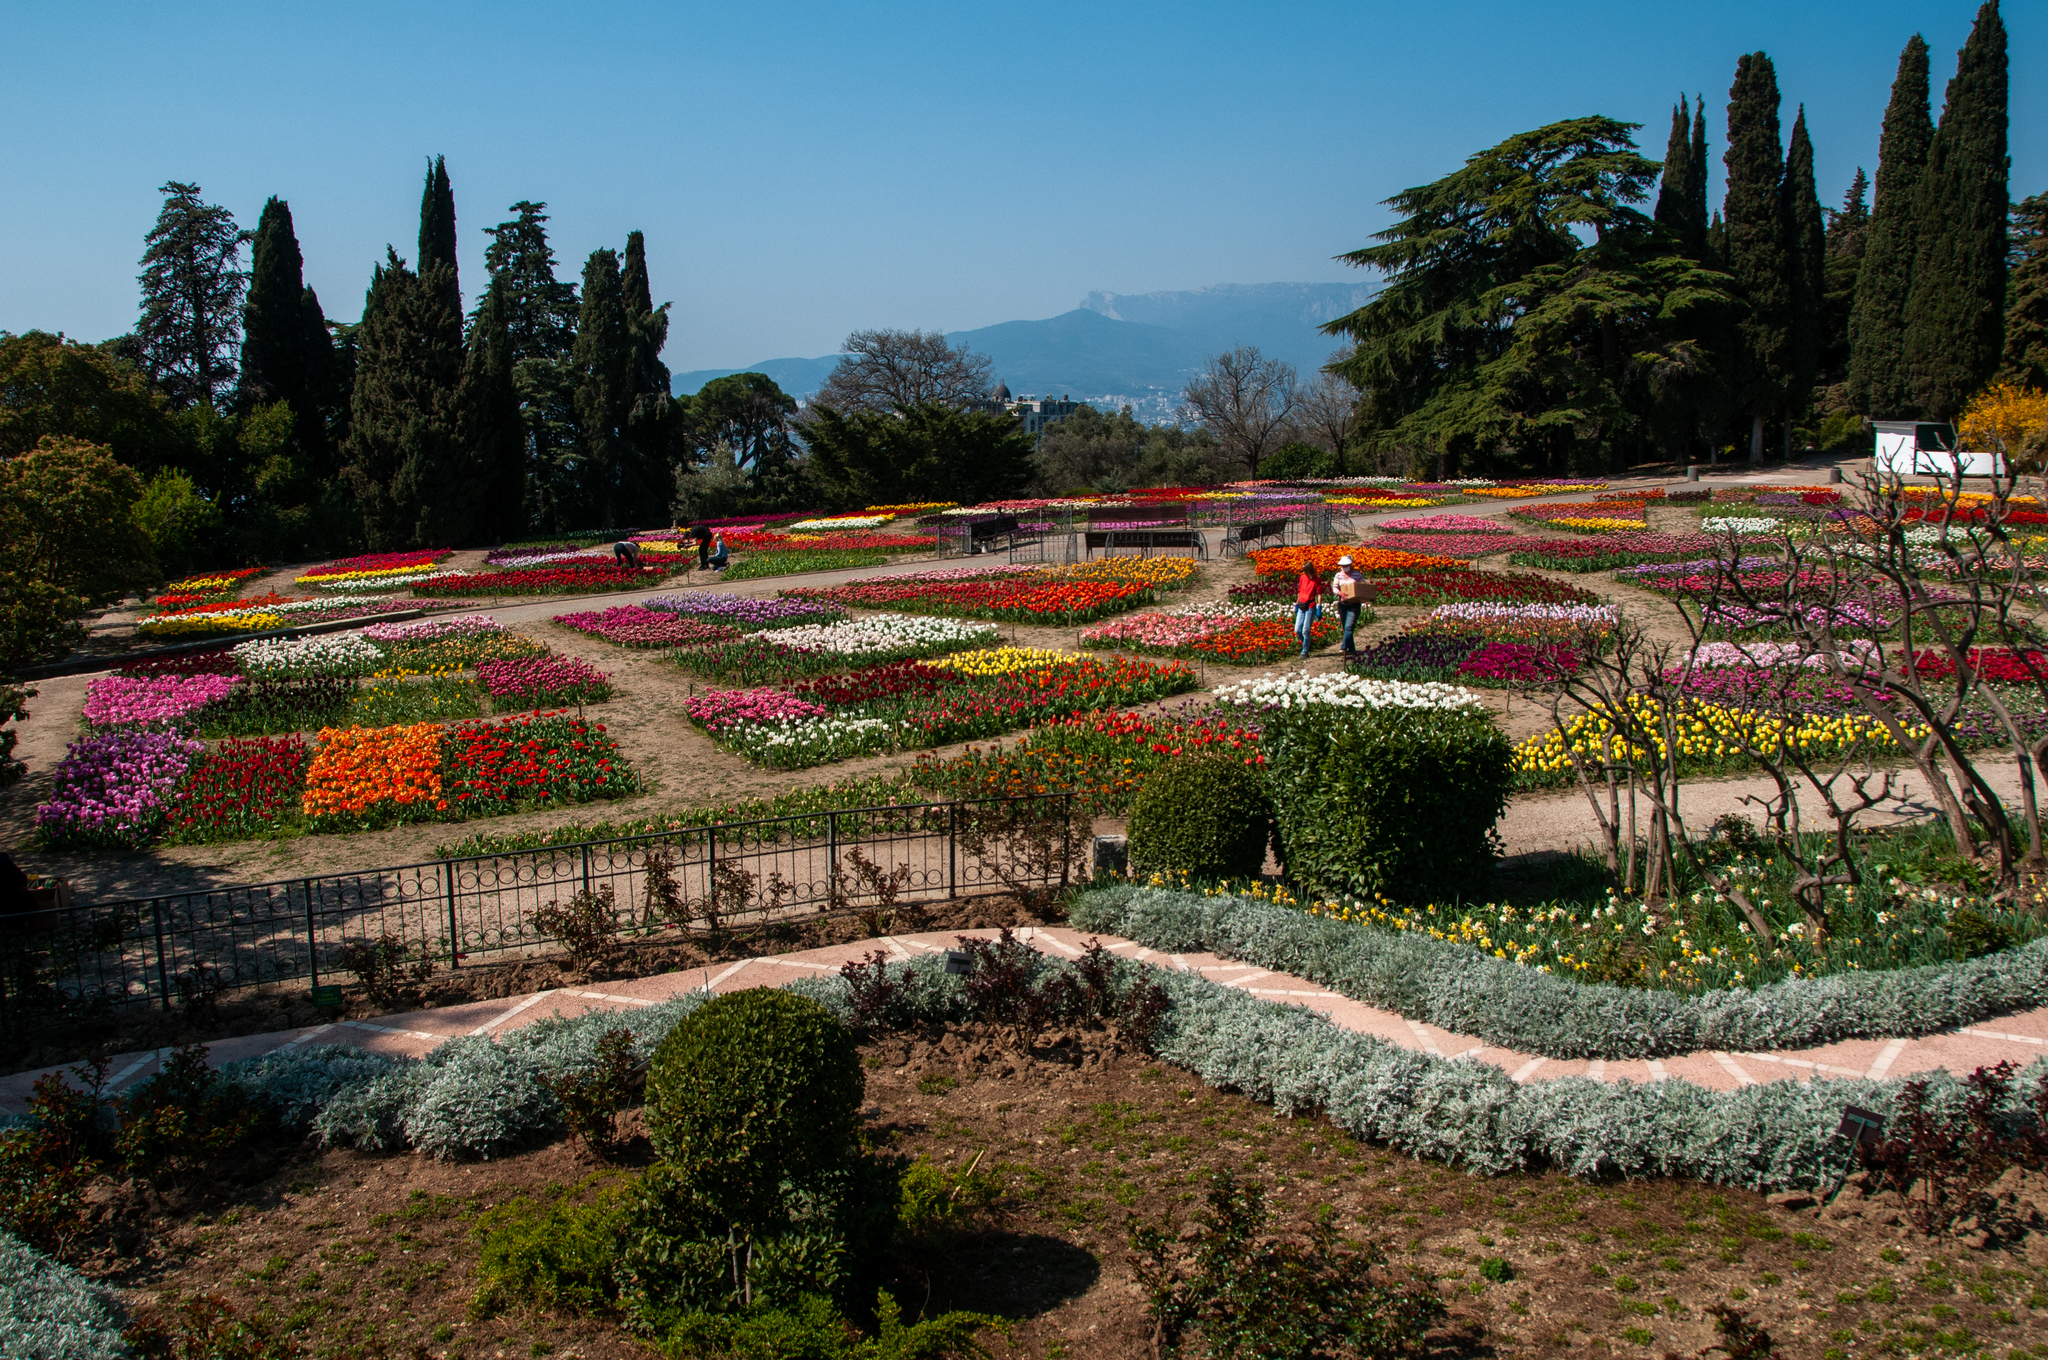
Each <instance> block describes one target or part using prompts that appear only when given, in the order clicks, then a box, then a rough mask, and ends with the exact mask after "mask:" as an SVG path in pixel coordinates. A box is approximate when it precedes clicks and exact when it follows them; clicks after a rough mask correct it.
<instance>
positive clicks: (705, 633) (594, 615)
mask: <svg viewBox="0 0 2048 1360" xmlns="http://www.w3.org/2000/svg"><path fill="white" fill-rule="evenodd" d="M554 621H555V622H556V623H559V624H561V625H562V626H563V627H564V628H574V629H575V630H576V631H577V632H579V633H588V634H590V635H591V636H592V637H600V638H603V639H604V640H605V641H606V642H616V643H617V644H618V645H619V646H621V647H698V646H703V645H705V644H707V643H713V642H731V641H732V640H734V639H735V638H737V637H739V636H740V630H739V629H737V628H731V627H728V626H726V625H725V624H722V623H705V622H702V621H701V620H698V619H685V618H679V617H677V616H676V615H674V614H670V613H666V612H664V611H662V610H659V609H648V608H645V607H643V606H641V605H637V604H620V605H613V606H612V607H611V608H610V609H605V610H601V611H596V610H586V611H584V612H582V613H578V614H557V615H555V618H554Z"/></svg>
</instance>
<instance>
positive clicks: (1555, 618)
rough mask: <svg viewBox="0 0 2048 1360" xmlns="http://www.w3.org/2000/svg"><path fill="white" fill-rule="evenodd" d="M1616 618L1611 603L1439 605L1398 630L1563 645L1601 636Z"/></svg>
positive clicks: (1617, 613) (1612, 625)
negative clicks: (1591, 633) (1580, 638)
mask: <svg viewBox="0 0 2048 1360" xmlns="http://www.w3.org/2000/svg"><path fill="white" fill-rule="evenodd" d="M1620 617H1621V615H1620V611H1619V610H1617V609H1616V608H1615V607H1614V606H1613V605H1611V604H1520V605H1517V604H1440V605H1438V606H1437V607H1436V608H1435V609H1432V610H1431V611H1430V612H1429V613H1427V614H1425V615H1424V616H1423V617H1421V618H1419V619H1413V620H1410V621H1409V623H1408V626H1407V627H1406V628H1404V629H1403V630H1402V631H1403V632H1404V633H1410V634H1416V635H1419V636H1430V635H1435V636H1444V635H1454V636H1460V637H1476V638H1479V639H1480V640H1482V641H1486V642H1565V641H1572V640H1574V639H1576V638H1579V637H1581V636H1583V635H1584V634H1585V633H1586V632H1588V631H1589V630H1590V631H1592V632H1595V633H1604V632H1606V631H1607V630H1609V629H1611V628H1613V627H1614V625H1615V624H1616V623H1617V622H1619V621H1620Z"/></svg>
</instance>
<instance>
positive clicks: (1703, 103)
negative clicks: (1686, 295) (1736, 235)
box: [1685, 94, 1711, 259]
mask: <svg viewBox="0 0 2048 1360" xmlns="http://www.w3.org/2000/svg"><path fill="white" fill-rule="evenodd" d="M1685 221H1686V229H1687V230H1688V231H1690V232H1691V233H1692V238H1693V240H1694V241H1695V242H1696V243H1697V245H1696V247H1695V249H1697V251H1698V252H1699V258H1700V259H1707V258H1709V257H1710V254H1711V251H1710V248H1709V243H1708V235H1707V233H1708V227H1707V100H1706V96H1705V95H1698V94H1696V95H1694V96H1693V101H1692V171H1691V173H1690V174H1688V175H1687V176H1686V200H1685Z"/></svg>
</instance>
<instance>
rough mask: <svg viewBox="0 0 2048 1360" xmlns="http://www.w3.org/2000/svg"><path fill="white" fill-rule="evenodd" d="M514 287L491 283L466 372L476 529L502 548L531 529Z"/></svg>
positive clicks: (465, 423) (465, 418) (464, 401)
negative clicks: (511, 318)
mask: <svg viewBox="0 0 2048 1360" xmlns="http://www.w3.org/2000/svg"><path fill="white" fill-rule="evenodd" d="M510 293H511V283H510V281H509V280H508V279H506V278H504V277H503V276H500V277H498V278H494V279H492V280H491V286H490V287H489V288H488V289H486V290H485V291H484V295H483V298H482V299H481V300H480V301H479V302H478V303H477V311H476V322H475V324H474V325H473V326H471V328H470V333H469V355H468V358H467V360H466V361H465V362H464V365H463V370H462V397H461V413H462V428H461V434H460V442H461V444H462V447H463V448H464V449H466V450H468V452H469V456H470V458H471V460H472V461H473V463H474V465H475V468H476V475H477V491H478V501H477V515H476V520H477V523H476V528H477V532H478V534H479V536H480V537H482V538H483V539H484V540H485V541H487V542H492V543H501V542H503V541H504V540H506V539H508V538H512V537H516V536H517V535H519V534H520V533H522V532H523V531H524V530H525V528H526V522H527V520H526V427H525V423H524V421H523V419H522V417H521V415H520V410H519V389H518V386H517V385H516V384H515V383H514V381H513V375H512V365H513V358H512V334H511V331H510V329H509V328H508V327H507V325H506V317H507V315H508V314H509V313H510V311H511V306H510V303H509V300H508V299H509V295H510Z"/></svg>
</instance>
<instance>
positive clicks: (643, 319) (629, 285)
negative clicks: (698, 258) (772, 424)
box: [620, 231, 685, 513]
mask: <svg viewBox="0 0 2048 1360" xmlns="http://www.w3.org/2000/svg"><path fill="white" fill-rule="evenodd" d="M620 285H621V291H622V292H623V294H624V296H625V305H626V324H627V326H628V328H629V331H630V333H631V337H632V350H633V361H632V365H631V367H630V369H629V370H628V373H627V379H626V381H627V385H628V387H629V389H630V390H631V392H632V394H633V406H632V410H631V412H630V414H629V416H628V418H627V425H626V442H627V447H628V465H629V468H630V470H631V474H632V475H631V478H630V480H632V481H634V482H636V483H639V484H641V485H643V486H645V487H647V488H648V490H649V492H650V494H651V493H652V491H653V489H654V488H655V487H658V486H660V485H662V484H664V483H666V482H667V480H668V478H669V475H670V473H669V469H670V466H671V464H672V463H673V462H674V461H675V458H674V454H675V452H676V448H677V445H678V443H679V438H680V435H681V433H682V431H681V429H680V425H681V423H682V419H683V417H684V414H685V408H684V405H683V404H682V403H679V402H677V401H676V400H675V399H674V397H673V396H672V395H671V394H670V391H669V371H668V365H667V364H665V363H663V362H662V361H661V351H662V348H663V347H664V346H666V345H667V344H668V304H667V303H665V302H664V303H662V304H661V306H659V307H656V306H655V305H654V295H653V291H652V289H651V287H650V285H649V283H648V278H647V240H646V237H645V236H643V235H642V234H641V233H640V232H637V231H635V232H630V233H628V234H627V236H626V261H625V269H624V272H623V274H622V275H621V277H620ZM643 513H644V511H643Z"/></svg>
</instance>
